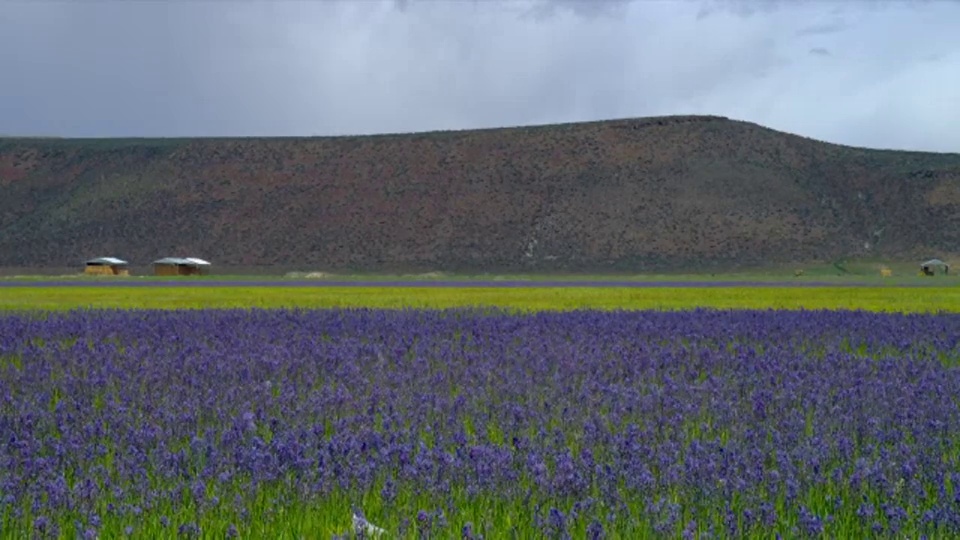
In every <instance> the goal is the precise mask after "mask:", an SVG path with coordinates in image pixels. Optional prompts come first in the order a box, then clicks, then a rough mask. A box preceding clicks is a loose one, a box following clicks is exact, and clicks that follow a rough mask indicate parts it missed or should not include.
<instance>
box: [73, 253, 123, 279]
mask: <svg viewBox="0 0 960 540" xmlns="http://www.w3.org/2000/svg"><path fill="white" fill-rule="evenodd" d="M83 273H84V274H88V275H91V276H129V275H130V269H129V268H127V261H124V260H122V259H118V258H116V257H97V258H96V259H90V260H89V261H87V262H86V264H85V265H84V269H83Z"/></svg>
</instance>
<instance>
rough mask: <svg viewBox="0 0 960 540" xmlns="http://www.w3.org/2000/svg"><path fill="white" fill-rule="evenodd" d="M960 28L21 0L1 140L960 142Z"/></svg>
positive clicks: (504, 8) (651, 14)
mask: <svg viewBox="0 0 960 540" xmlns="http://www.w3.org/2000/svg"><path fill="white" fill-rule="evenodd" d="M958 27H960V4H958V3H957V2H929V3H913V2H901V3H898V2H857V1H855V0H848V1H845V2H838V3H824V2H772V1H767V0H758V1H756V2H748V1H715V2H698V1H682V0H676V1H666V0H663V1H657V0H635V1H632V2H631V1H628V0H603V1H592V2H577V1H575V0H552V1H545V0H530V1H525V0H506V1H503V2H495V1H492V0H459V1H449V2H436V1H425V0H383V1H374V0H364V1H363V2H348V1H342V2H334V1H324V2H294V1H273V2H271V1H259V0H245V1H244V2H227V1H171V2H123V3H121V2H115V1H110V0H103V1H96V0H89V1H83V2H66V1H63V2H57V1H44V2H39V1H37V2H33V1H26V0H24V1H19V0H13V1H10V0H8V1H7V3H5V4H4V9H2V10H0V73H3V79H4V84H0V133H11V134H22V135H64V136H124V135H131V136H205V135H334V134H347V133H378V132H397V131H400V132H407V131H422V130H430V129H468V128H478V127H496V126H511V125H523V124H531V123H548V122H565V121H579V120H596V119H606V118H619V117H633V116H647V115H661V114H719V115H726V116H730V117H733V118H738V119H743V120H748V121H753V122H757V123H760V124H763V125H767V126H769V127H773V128H775V129H782V130H785V131H790V132H794V133H799V134H802V135H805V136H810V137H816V138H819V139H825V140H829V141H832V142H838V143H845V144H854V145H863V146H873V147H897V148H910V149H926V150H945V151H960V132H958V131H957V130H956V128H955V126H956V125H960V100H957V99H955V97H954V92H951V90H950V89H953V88H957V86H958V85H960V41H958V40H957V39H956V38H955V34H956V28H958ZM823 52H828V53H830V54H823ZM9 81H13V84H11V83H10V82H9Z"/></svg>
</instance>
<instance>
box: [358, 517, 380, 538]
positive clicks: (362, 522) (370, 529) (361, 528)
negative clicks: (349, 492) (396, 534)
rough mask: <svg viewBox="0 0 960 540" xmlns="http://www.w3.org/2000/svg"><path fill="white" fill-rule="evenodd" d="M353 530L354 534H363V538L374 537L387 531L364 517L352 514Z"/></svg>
mask: <svg viewBox="0 0 960 540" xmlns="http://www.w3.org/2000/svg"><path fill="white" fill-rule="evenodd" d="M353 532H354V534H358V535H363V538H375V537H377V536H380V535H381V534H383V533H385V532H387V531H385V530H384V529H381V528H380V527H377V526H376V525H374V524H373V523H370V522H369V521H367V520H366V518H362V517H360V516H358V515H357V514H353Z"/></svg>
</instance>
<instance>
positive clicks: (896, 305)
mask: <svg viewBox="0 0 960 540" xmlns="http://www.w3.org/2000/svg"><path fill="white" fill-rule="evenodd" d="M472 306H496V307H502V308H507V309H515V310H525V311H527V310H529V311H534V310H570V309H693V308H698V307H702V308H717V309H737V308H740V309H768V308H770V309H864V310H870V311H890V312H938V311H950V312H960V287H809V288H800V287H657V288H619V287H616V288H614V287H610V288H590V287H576V288H557V287H529V288H496V287H457V288H453V287H444V288H437V287H389V286H385V287H315V288H314V287H281V286H277V287H244V286H236V287H233V286H229V287H173V286H165V287H144V288H139V287H26V286H25V287H11V288H5V289H0V310H17V311H23V310H29V311H34V310H68V309H76V308H116V309H131V308H145V309H202V308H250V307H255V308H279V307H300V308H331V307H369V308H393V309H401V308H437V309H442V308H453V307H472Z"/></svg>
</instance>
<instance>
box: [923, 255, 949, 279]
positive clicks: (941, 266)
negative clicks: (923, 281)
mask: <svg viewBox="0 0 960 540" xmlns="http://www.w3.org/2000/svg"><path fill="white" fill-rule="evenodd" d="M938 270H940V271H943V273H944V274H949V273H950V265H949V264H947V263H945V262H943V261H941V260H940V259H930V260H929V261H927V262H925V263H923V264H921V265H920V271H921V272H923V275H925V276H932V275H934V274H936V273H937V271H938Z"/></svg>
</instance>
